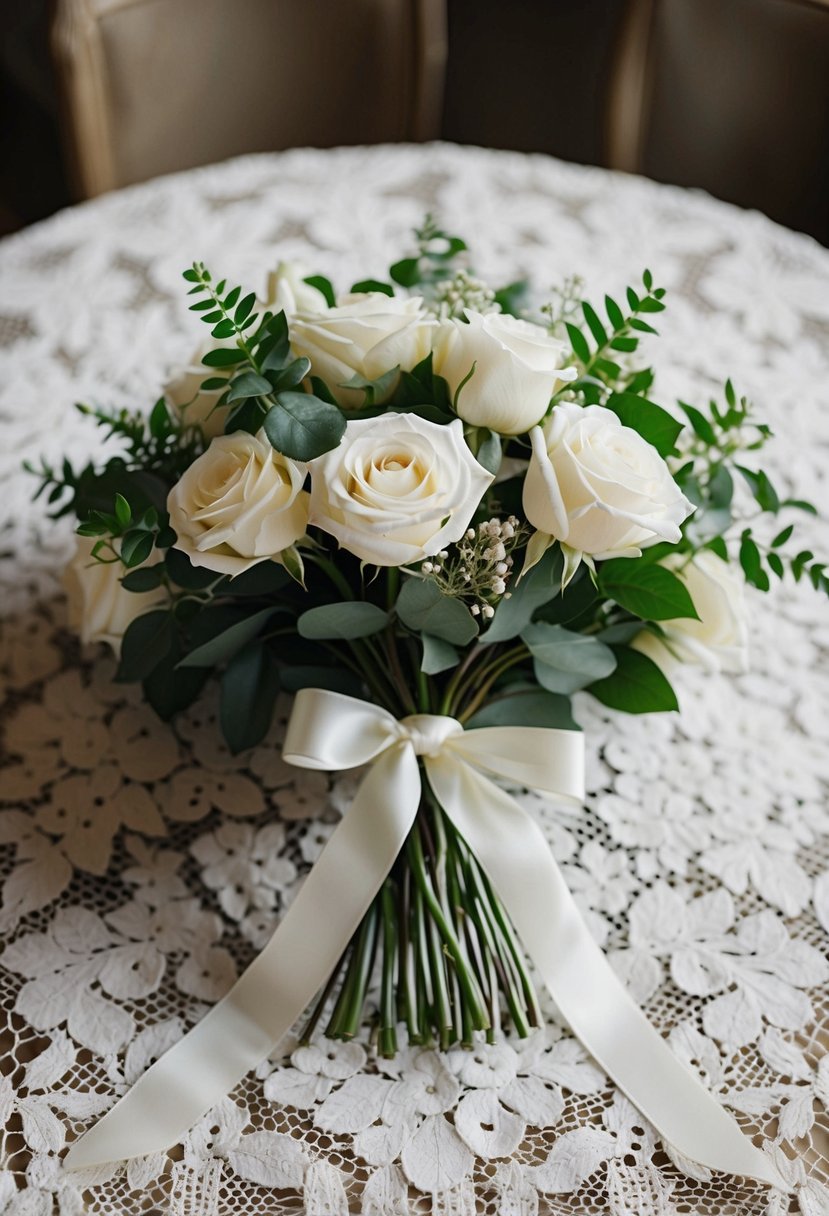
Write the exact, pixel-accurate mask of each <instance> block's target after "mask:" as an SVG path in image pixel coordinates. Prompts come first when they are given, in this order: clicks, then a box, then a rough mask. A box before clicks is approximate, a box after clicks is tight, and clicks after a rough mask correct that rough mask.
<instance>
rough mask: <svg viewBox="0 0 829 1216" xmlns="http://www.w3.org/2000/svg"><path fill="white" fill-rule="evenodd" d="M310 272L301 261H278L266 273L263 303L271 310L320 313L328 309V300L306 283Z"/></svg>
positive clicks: (287, 312) (315, 288)
mask: <svg viewBox="0 0 829 1216" xmlns="http://www.w3.org/2000/svg"><path fill="white" fill-rule="evenodd" d="M310 273H311V272H310V271H309V270H308V269H307V268H306V267H305V266H303V265H302V263H301V262H280V263H279V265H278V266H277V268H276V270H274V271H272V272H271V273H270V274H269V275H268V286H267V291H266V295H265V305H266V307H267V308H270V309H271V311H273V312H279V311H280V310H282V311H284V313H285V315H286V316H288V317H292V316H293V315H294V313H297V312H303V313H320V312H327V311H328V301H327V300H326V298H325V296H324V295H323V294H322V292H321V291H320V290H319V288H317V287H312V286H311V284H310V283H306V282H305V279H306V278H307V277H308V276H309V274H310Z"/></svg>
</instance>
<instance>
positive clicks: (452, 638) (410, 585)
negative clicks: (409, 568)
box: [396, 577, 478, 646]
mask: <svg viewBox="0 0 829 1216" xmlns="http://www.w3.org/2000/svg"><path fill="white" fill-rule="evenodd" d="M396 608H397V615H398V616H399V617H400V620H401V621H402V622H403V624H404V625H405V626H406V627H407V628H409V629H412V630H414V631H415V632H416V633H429V634H431V635H432V636H433V637H436V638H440V639H441V640H442V641H444V642H451V643H452V645H453V646H465V645H466V644H467V643H468V642H471V641H472V639H473V638H474V637H475V635H476V634H477V632H478V626H477V624H476V623H475V618H474V617H473V615H472V613H471V612H470V611H469V609H468V608H467V607H466V605H465V604H463V603H461V601H460V600H457V599H453V598H452V597H451V596H448V595H444V594H443V593H442V592H441V590H440V588H439V587H438V586H437V585H436V584H435V583H433V582H431V581H429V580H427V579H419V578H414V577H412V578H409V579H407V581H406V582H405V583H404V584H403V587H402V588H401V591H400V595H399V596H398V597H397V605H396Z"/></svg>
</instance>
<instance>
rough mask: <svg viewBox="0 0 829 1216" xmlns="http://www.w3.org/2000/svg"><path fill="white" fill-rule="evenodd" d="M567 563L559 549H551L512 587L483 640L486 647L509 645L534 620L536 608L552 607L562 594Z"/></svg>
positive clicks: (497, 609)
mask: <svg viewBox="0 0 829 1216" xmlns="http://www.w3.org/2000/svg"><path fill="white" fill-rule="evenodd" d="M563 566H564V559H563V558H562V556H561V550H560V548H559V547H558V545H554V546H553V547H552V548H550V549H548V550H547V552H546V553H545V554H544V556H543V557H542V558H541V561H539V562H538V564H537V565H535V566H533V568H532V570H530V572H529V574H526V575H522V576H521V577H520V578H518V579H517V580H516V581H514V582H513V583H512V595H511V596H510V597H509V599H502V600H501V602H500V603H499V605H498V607H497V608H496V609H495V616H494V617H493V618H492V621H491V623H490V625H489V627H488V628H487V630H486V632H485V633H484V634H483V636H482V637H481V645H482V646H492V645H493V644H494V643H495V642H507V641H509V640H510V638H514V637H517V636H518V634H519V633H521V631H522V629H524V628H525V627H526V626H527V625H529V623H530V621H531V620H532V617H533V613H534V612H535V610H536V608H540V607H541V606H542V604H549V602H550V600H553V599H555V597H556V596H557V595H560V593H561V573H562V569H563Z"/></svg>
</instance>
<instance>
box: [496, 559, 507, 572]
mask: <svg viewBox="0 0 829 1216" xmlns="http://www.w3.org/2000/svg"><path fill="white" fill-rule="evenodd" d="M508 570H509V562H508V561H507V562H498V565H497V566H496V567H495V573H496V574H506V572H507V571H508Z"/></svg>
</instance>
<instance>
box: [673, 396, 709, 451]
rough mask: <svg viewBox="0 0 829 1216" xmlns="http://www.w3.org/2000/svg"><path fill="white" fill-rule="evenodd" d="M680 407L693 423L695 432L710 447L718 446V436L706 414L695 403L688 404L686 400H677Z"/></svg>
mask: <svg viewBox="0 0 829 1216" xmlns="http://www.w3.org/2000/svg"><path fill="white" fill-rule="evenodd" d="M677 404H678V405H679V408H680V409H681V410H682V411H683V412H684V413H685V415H686V416H687V418H688V421H689V422H690V424H691V427H692V429H693V432H694V434H695V435H696V436H697V437H698V438H699V439H701V440H702V442H703V443H704V444H707V446H708V447H709V448H715V447H716V446H717V436H716V433H715V431H714V428H713V427H712V425H711V423H710V422H709V421H708V419H707V418H706V417H705V415H704V414H703V413H702V412H701V411H700V410H698V409H697V408H696V406H693V405H686V404H685V402H684V401H679V402H677Z"/></svg>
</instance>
